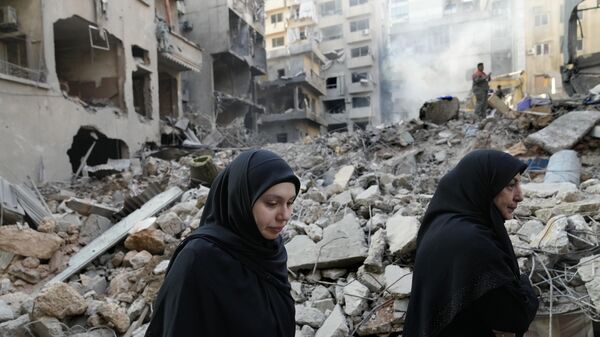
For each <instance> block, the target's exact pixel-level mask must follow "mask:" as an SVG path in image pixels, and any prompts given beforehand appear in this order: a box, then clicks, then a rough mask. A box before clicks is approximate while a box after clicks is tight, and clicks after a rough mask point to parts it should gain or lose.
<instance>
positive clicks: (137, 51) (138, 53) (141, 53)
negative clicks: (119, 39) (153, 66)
mask: <svg viewBox="0 0 600 337" xmlns="http://www.w3.org/2000/svg"><path fill="white" fill-rule="evenodd" d="M131 56H133V59H134V60H135V61H136V62H137V63H141V64H143V65H149V64H150V54H149V53H148V51H147V50H146V49H144V48H142V47H139V46H136V45H132V46H131Z"/></svg>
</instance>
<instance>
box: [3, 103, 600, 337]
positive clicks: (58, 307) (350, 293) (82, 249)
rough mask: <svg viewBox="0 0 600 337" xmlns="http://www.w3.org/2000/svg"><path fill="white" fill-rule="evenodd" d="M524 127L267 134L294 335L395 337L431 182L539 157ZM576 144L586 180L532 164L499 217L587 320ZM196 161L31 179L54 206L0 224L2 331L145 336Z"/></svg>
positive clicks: (590, 292) (583, 196)
mask: <svg viewBox="0 0 600 337" xmlns="http://www.w3.org/2000/svg"><path fill="white" fill-rule="evenodd" d="M532 125H534V123H533V122H532V120H531V119H530V117H524V118H520V119H507V118H502V117H496V118H490V119H485V120H483V121H474V120H469V119H468V118H466V117H464V116H463V115H461V116H459V118H458V119H456V120H450V121H448V122H447V123H445V124H443V125H436V124H432V123H427V122H417V121H414V122H410V123H400V124H395V125H390V126H381V127H377V128H373V129H370V130H366V131H363V130H358V131H355V132H353V133H333V134H329V135H327V136H323V137H320V138H317V139H307V140H306V141H305V142H303V143H298V144H270V145H267V146H266V147H267V148H268V149H271V150H273V151H274V152H277V153H279V154H281V155H282V156H283V157H284V158H285V159H286V160H287V161H288V162H289V163H290V165H291V166H292V167H293V168H294V170H295V171H296V173H297V174H298V175H299V176H300V178H301V182H302V193H301V194H300V195H299V197H298V199H297V201H296V203H295V206H294V207H295V213H294V216H293V219H292V220H291V221H290V223H289V224H288V226H287V227H286V230H285V232H284V233H283V235H284V238H285V242H286V248H287V250H288V255H289V260H288V267H289V270H290V281H291V283H292V295H293V297H294V300H295V301H296V323H297V336H306V337H308V336H317V337H334V336H349V335H352V336H354V335H359V336H371V335H378V336H389V335H392V336H396V335H399V334H400V333H401V331H402V326H403V320H404V314H405V311H406V308H407V304H408V300H409V296H410V287H411V281H412V273H411V267H412V262H413V259H414V249H415V240H416V235H417V231H418V228H419V225H420V223H419V219H420V217H421V216H422V215H423V213H424V211H425V209H426V207H427V204H428V202H429V200H430V199H431V197H432V194H433V192H434V191H435V187H436V184H437V182H438V180H439V179H440V178H441V176H442V175H443V174H444V173H445V172H447V171H448V170H449V169H450V168H451V167H452V166H454V164H455V163H456V162H457V161H458V160H459V159H460V158H461V157H462V156H463V155H464V154H466V153H467V152H469V151H471V150H473V149H476V148H482V147H492V148H497V149H503V150H508V151H510V152H515V154H518V155H521V156H522V158H524V159H532V160H533V162H535V159H536V158H538V157H542V156H543V155H544V153H545V152H544V150H542V148H543V146H542V145H539V144H537V145H532V144H536V143H535V142H529V141H527V138H528V136H529V133H531V132H532V130H531V129H530V128H531V127H532ZM592 126H593V124H592ZM533 131H534V130H533ZM588 131H589V130H588ZM577 141H578V142H577V145H576V149H578V151H579V154H580V158H581V160H582V164H583V167H582V172H581V180H582V181H583V182H582V183H581V185H579V186H577V185H576V184H573V183H544V182H542V181H543V178H544V177H543V174H539V173H536V172H533V171H532V173H531V174H530V176H529V177H528V178H529V179H530V182H529V183H527V184H525V185H524V186H523V189H524V191H525V194H526V196H527V198H526V200H525V201H524V202H523V203H521V205H520V206H519V208H518V210H517V211H516V214H517V218H516V220H512V221H508V222H507V223H506V226H507V229H508V231H509V233H510V234H511V240H512V241H513V243H514V247H515V250H516V253H517V256H518V257H519V265H520V267H521V268H522V269H523V271H524V272H526V273H528V274H531V278H532V280H533V282H534V283H535V285H536V287H537V288H538V289H539V292H540V296H541V298H542V302H543V306H542V309H541V310H542V311H544V310H545V311H552V312H556V313H558V312H566V311H572V310H574V309H579V310H584V311H585V313H587V314H588V315H590V316H592V317H595V316H596V313H597V309H598V308H600V270H598V272H597V271H596V268H600V264H599V265H598V267H596V265H595V263H594V261H595V259H596V258H597V257H599V255H595V254H596V253H597V251H598V250H597V248H598V246H599V245H598V237H597V233H599V230H600V228H597V227H598V222H597V220H599V219H600V180H599V179H600V172H598V167H599V164H600V155H598V154H595V153H594V150H597V149H598V148H600V144H599V142H598V141H597V140H595V139H593V138H590V137H589V136H585V137H583V138H581V137H579V138H578V140H577ZM239 152H240V150H239V149H228V150H221V151H216V152H215V153H214V162H215V164H216V165H217V167H224V166H225V165H226V164H227V163H229V162H230V161H231V160H232V159H233V158H234V157H235V156H236V155H237V154H238V153H239ZM192 160H193V155H188V156H183V157H179V159H176V160H163V159H158V158H156V157H152V156H150V157H146V158H143V159H142V160H141V163H140V165H141V167H140V169H139V170H133V171H125V172H120V173H116V174H112V175H108V176H106V177H103V178H102V179H92V178H82V179H80V180H78V181H77V182H76V183H74V184H69V185H67V184H59V183H47V184H45V185H43V186H40V188H39V190H40V194H42V195H43V196H44V198H43V200H39V202H40V203H42V204H44V203H45V205H44V207H43V208H47V210H48V211H49V213H51V216H48V217H45V218H44V219H43V220H42V221H40V223H39V225H38V226H37V228H35V229H33V226H31V227H32V228H30V226H28V225H27V224H26V223H25V222H18V223H17V224H9V225H4V226H0V336H7V337H9V336H11V337H12V336H14V337H17V336H18V337H21V336H37V337H56V336H65V337H67V336H69V337H104V336H107V337H108V336H127V337H130V336H136V337H140V336H143V333H144V331H145V329H146V327H147V322H148V320H149V317H150V316H151V310H152V303H153V302H154V299H155V297H156V293H157V291H158V289H159V288H160V285H161V283H162V279H163V277H164V273H165V270H166V267H167V264H168V260H169V258H170V256H171V255H172V253H173V251H174V249H175V248H176V247H177V245H178V244H179V242H180V241H181V240H182V239H183V238H185V237H186V236H187V235H189V233H190V232H191V231H192V230H193V229H195V228H197V227H198V225H199V221H200V216H201V214H202V211H201V210H202V207H203V205H204V203H205V202H206V198H207V196H208V191H209V190H208V188H206V187H203V186H199V187H194V188H190V186H189V185H190V174H189V166H190V162H191V161H192ZM184 191H185V192H184ZM25 220H27V217H26V218H25ZM31 242H36V244H35V245H34V246H32V245H31Z"/></svg>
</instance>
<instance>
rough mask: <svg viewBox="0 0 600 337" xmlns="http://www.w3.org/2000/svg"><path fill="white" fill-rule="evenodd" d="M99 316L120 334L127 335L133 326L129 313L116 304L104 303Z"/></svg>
mask: <svg viewBox="0 0 600 337" xmlns="http://www.w3.org/2000/svg"><path fill="white" fill-rule="evenodd" d="M98 314H99V315H100V316H102V318H104V319H105V320H106V321H107V322H108V323H109V325H110V326H114V327H115V329H116V330H117V331H118V332H120V333H125V332H126V331H127V329H128V328H129V325H130V324H131V321H130V320H129V315H127V311H125V309H123V308H121V307H120V306H118V305H117V304H114V303H104V304H103V305H102V306H100V308H99V310H98Z"/></svg>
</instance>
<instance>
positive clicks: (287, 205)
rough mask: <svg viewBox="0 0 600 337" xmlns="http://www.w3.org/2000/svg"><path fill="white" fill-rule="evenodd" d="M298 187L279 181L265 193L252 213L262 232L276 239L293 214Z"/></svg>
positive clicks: (266, 237)
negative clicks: (293, 204)
mask: <svg viewBox="0 0 600 337" xmlns="http://www.w3.org/2000/svg"><path fill="white" fill-rule="evenodd" d="M295 198H296V187H295V186H294V184H292V183H287V182H286V183H279V184H277V185H273V186H271V188H269V189H268V190H266V191H265V193H263V194H262V195H261V196H260V197H259V198H258V200H256V202H255V203H254V206H253V207H252V215H254V221H255V222H256V226H257V227H258V231H259V232H260V234H261V235H262V236H263V237H264V238H265V239H267V240H275V239H276V238H277V236H278V235H279V233H281V231H282V230H283V227H285V225H286V223H287V221H288V220H289V219H290V216H291V215H292V203H293V202H294V199H295Z"/></svg>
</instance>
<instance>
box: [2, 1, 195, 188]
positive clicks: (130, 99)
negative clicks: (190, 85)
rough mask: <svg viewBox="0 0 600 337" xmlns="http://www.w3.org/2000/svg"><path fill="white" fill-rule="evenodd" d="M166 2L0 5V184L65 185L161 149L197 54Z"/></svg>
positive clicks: (173, 5) (171, 4)
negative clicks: (147, 149) (163, 126)
mask: <svg viewBox="0 0 600 337" xmlns="http://www.w3.org/2000/svg"><path fill="white" fill-rule="evenodd" d="M177 7H178V4H177V3H175V2H172V1H162V0H156V1H154V0H136V1H111V2H108V1H100V0H97V1H96V0H95V1H79V0H64V1H47V0H0V106H2V109H0V116H1V124H2V129H3V132H2V134H1V136H0V148H1V152H2V155H3V158H2V163H1V164H0V175H1V176H3V177H5V178H7V179H9V180H12V181H15V182H19V181H23V180H25V179H26V177H27V176H31V177H33V178H34V179H37V180H58V179H61V180H62V179H65V178H67V177H70V176H71V175H72V174H73V173H75V172H76V171H77V169H78V168H79V167H80V165H81V164H82V160H83V159H84V158H87V160H86V161H85V163H87V164H88V165H96V164H103V163H106V162H107V160H108V159H121V158H129V157H130V156H131V155H132V154H133V153H134V152H136V151H138V150H139V149H140V148H142V147H143V146H144V145H145V144H146V143H149V142H151V143H159V142H160V131H159V119H160V118H161V117H166V116H171V117H178V116H179V115H180V114H181V109H182V108H181V74H182V73H183V72H187V71H199V70H200V68H201V66H202V51H201V49H200V47H199V46H198V45H196V44H195V43H192V42H190V41H188V40H187V39H185V38H183V37H182V36H181V34H180V32H179V23H178V16H177V14H176V13H177Z"/></svg>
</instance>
